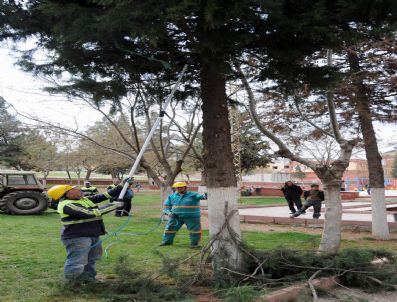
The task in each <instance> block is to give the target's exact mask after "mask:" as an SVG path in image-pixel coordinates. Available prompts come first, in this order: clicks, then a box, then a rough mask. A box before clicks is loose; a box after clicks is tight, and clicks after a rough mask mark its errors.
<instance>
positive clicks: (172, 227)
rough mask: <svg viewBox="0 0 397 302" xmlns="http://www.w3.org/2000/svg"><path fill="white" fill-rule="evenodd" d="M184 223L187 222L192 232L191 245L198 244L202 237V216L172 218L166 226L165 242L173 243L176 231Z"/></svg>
mask: <svg viewBox="0 0 397 302" xmlns="http://www.w3.org/2000/svg"><path fill="white" fill-rule="evenodd" d="M184 224H186V227H187V229H188V230H189V232H190V245H193V246H194V245H197V244H198V243H199V241H200V239H201V224H200V217H189V218H179V217H178V218H170V219H169V220H168V223H167V225H166V226H165V230H164V235H163V243H166V244H172V243H173V242H174V238H175V235H176V232H178V231H179V229H180V228H181V227H182V226H183V225H184Z"/></svg>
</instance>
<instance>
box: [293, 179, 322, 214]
mask: <svg viewBox="0 0 397 302" xmlns="http://www.w3.org/2000/svg"><path fill="white" fill-rule="evenodd" d="M310 188H311V189H310V190H309V191H305V193H304V194H303V196H304V198H305V200H306V201H305V203H304V205H303V207H302V208H301V209H300V210H298V211H297V212H296V213H294V214H292V215H291V216H290V218H295V217H298V216H299V215H301V214H303V212H304V211H306V210H307V209H308V208H310V207H311V206H313V210H314V213H313V218H314V219H318V218H319V217H320V216H321V203H322V201H323V200H324V191H321V190H320V187H319V185H318V184H312V185H311V186H310Z"/></svg>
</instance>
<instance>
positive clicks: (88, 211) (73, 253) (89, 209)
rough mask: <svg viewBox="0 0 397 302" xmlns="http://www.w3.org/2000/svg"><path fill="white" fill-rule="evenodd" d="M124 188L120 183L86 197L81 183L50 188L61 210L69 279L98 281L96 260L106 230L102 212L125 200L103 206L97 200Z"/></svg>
mask: <svg viewBox="0 0 397 302" xmlns="http://www.w3.org/2000/svg"><path fill="white" fill-rule="evenodd" d="M121 190H122V186H118V187H116V188H114V189H112V190H110V191H108V192H106V193H104V194H98V195H94V196H88V197H84V193H83V192H82V191H81V190H80V189H79V188H78V187H72V186H70V185H57V186H54V187H52V188H50V189H49V190H48V192H47V194H48V196H49V197H50V198H51V199H53V200H59V204H58V213H59V214H60V215H61V222H62V224H63V228H62V231H61V240H62V242H63V244H64V245H65V248H66V253H67V256H66V261H65V266H64V273H65V279H66V281H67V282H70V283H73V284H74V283H75V282H81V281H95V276H96V270H95V262H96V261H97V260H98V259H99V258H100V257H101V255H102V246H101V241H100V239H99V236H101V235H104V234H106V231H105V225H104V223H103V220H102V215H103V214H106V213H108V212H111V211H113V210H115V209H116V208H117V207H120V206H122V205H123V203H122V202H117V201H116V202H113V203H108V204H106V205H103V206H101V207H98V206H97V205H96V204H97V203H100V202H102V201H104V200H107V199H109V198H111V197H115V196H118V194H119V193H120V192H121Z"/></svg>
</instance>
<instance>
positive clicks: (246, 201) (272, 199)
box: [239, 196, 287, 205]
mask: <svg viewBox="0 0 397 302" xmlns="http://www.w3.org/2000/svg"><path fill="white" fill-rule="evenodd" d="M239 203H240V204H242V205H273V204H282V205H286V204H287V202H286V201H285V198H284V197H277V196H252V197H241V198H240V201H239Z"/></svg>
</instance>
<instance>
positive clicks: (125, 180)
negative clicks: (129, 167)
mask: <svg viewBox="0 0 397 302" xmlns="http://www.w3.org/2000/svg"><path fill="white" fill-rule="evenodd" d="M133 181H134V177H127V178H126V179H124V180H123V185H125V183H126V182H133Z"/></svg>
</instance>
